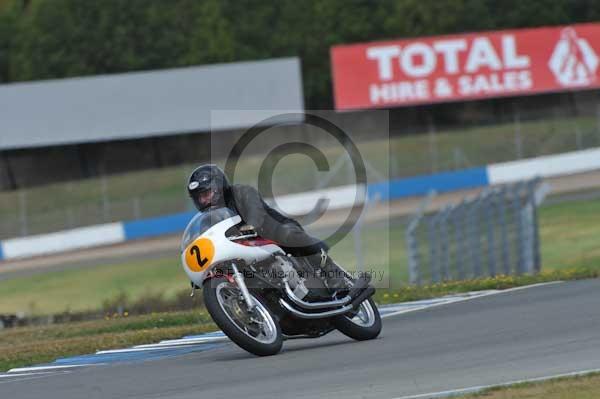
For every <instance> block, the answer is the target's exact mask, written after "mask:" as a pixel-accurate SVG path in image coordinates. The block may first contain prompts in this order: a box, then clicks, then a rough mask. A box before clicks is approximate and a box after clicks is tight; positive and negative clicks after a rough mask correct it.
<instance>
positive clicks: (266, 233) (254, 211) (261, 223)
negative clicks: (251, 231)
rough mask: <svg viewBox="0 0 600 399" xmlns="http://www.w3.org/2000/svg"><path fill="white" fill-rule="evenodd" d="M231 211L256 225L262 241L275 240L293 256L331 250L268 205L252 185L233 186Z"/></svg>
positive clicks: (228, 199)
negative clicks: (264, 239)
mask: <svg viewBox="0 0 600 399" xmlns="http://www.w3.org/2000/svg"><path fill="white" fill-rule="evenodd" d="M225 201H226V204H227V206H228V207H229V208H232V209H235V210H237V212H238V214H239V215H240V216H241V218H242V220H243V221H244V222H246V223H247V224H250V225H252V226H254V228H255V230H256V232H257V233H258V234H259V235H260V236H261V237H263V238H267V239H269V240H273V241H275V242H277V244H279V246H280V247H282V249H283V250H284V251H286V252H287V253H290V254H292V255H293V256H298V257H300V256H310V255H315V254H320V253H321V249H324V250H325V251H327V250H329V247H328V246H327V244H325V243H324V242H323V241H321V240H319V239H318V238H315V237H313V236H311V235H310V234H308V233H307V232H306V231H305V230H304V229H303V228H302V226H301V225H300V223H298V222H297V221H296V220H294V219H292V218H289V217H287V216H284V215H282V214H281V213H280V212H278V211H277V210H275V209H273V208H271V207H270V206H269V205H268V204H266V203H265V201H264V200H263V198H262V196H261V195H260V193H259V192H258V190H257V189H255V188H254V187H252V186H248V185H245V184H234V185H232V186H231V189H230V190H229V192H228V193H226V195H225Z"/></svg>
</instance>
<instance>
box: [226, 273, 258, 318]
mask: <svg viewBox="0 0 600 399" xmlns="http://www.w3.org/2000/svg"><path fill="white" fill-rule="evenodd" d="M231 268H232V269H233V280H234V281H235V283H236V284H237V286H238V287H239V288H240V291H242V296H243V297H244V301H245V302H246V306H248V311H252V309H254V306H256V305H255V304H254V300H253V299H252V296H251V295H250V291H248V287H247V286H246V282H245V281H244V276H242V273H240V271H239V270H238V268H237V266H236V265H235V263H233V262H232V263H231Z"/></svg>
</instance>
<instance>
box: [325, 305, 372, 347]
mask: <svg viewBox="0 0 600 399" xmlns="http://www.w3.org/2000/svg"><path fill="white" fill-rule="evenodd" d="M333 324H334V325H335V328H337V329H338V330H340V332H341V333H342V334H344V335H346V336H348V337H350V338H352V339H356V340H358V341H365V340H369V339H374V338H377V336H378V335H379V333H380V332H381V316H380V315H379V309H377V306H376V305H375V302H374V301H373V299H372V298H369V299H366V300H364V301H363V302H361V304H360V305H359V306H358V308H357V309H356V311H354V312H352V313H351V314H349V315H342V316H337V317H335V318H334V319H333Z"/></svg>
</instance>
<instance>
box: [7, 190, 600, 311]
mask: <svg viewBox="0 0 600 399" xmlns="http://www.w3.org/2000/svg"><path fill="white" fill-rule="evenodd" d="M540 231H541V242H542V261H543V265H544V266H543V270H547V271H552V270H562V269H567V268H572V267H592V266H595V267H598V266H600V247H599V246H598V245H597V243H598V242H600V200H595V201H581V202H570V203H563V204H558V205H551V206H544V207H542V208H541V211H540ZM363 237H364V241H365V245H364V256H365V259H366V261H367V262H368V264H367V269H371V268H373V269H375V270H378V271H384V272H385V277H386V278H387V279H389V280H386V281H384V282H383V283H382V284H379V286H380V287H386V286H387V281H389V286H390V287H392V288H399V287H401V286H404V285H406V282H407V280H408V271H407V260H406V253H405V244H404V226H403V225H402V224H396V225H392V226H391V228H390V230H389V231H388V230H387V229H385V228H381V227H368V228H366V229H365V230H364V232H363ZM354 253H355V252H354V243H353V238H352V236H348V237H346V238H345V239H344V240H343V241H342V242H340V243H339V244H338V245H336V246H334V247H333V249H332V256H333V257H334V259H336V260H337V261H338V262H339V263H340V264H342V265H344V266H346V267H348V268H349V269H354V267H355V264H356V259H355V256H354ZM188 284H189V283H188V280H187V276H186V274H185V273H184V271H183V270H182V268H181V265H180V264H179V257H178V256H177V254H175V253H174V254H173V255H172V256H169V257H164V258H157V259H153V260H147V261H136V262H127V263H117V264H110V263H109V264H99V265H98V266H97V267H92V268H85V269H78V270H68V271H61V272H49V273H41V274H37V275H34V276H31V277H19V278H14V279H9V280H6V281H3V282H2V283H0V313H16V312H25V313H26V314H49V313H56V312H62V311H65V310H70V311H85V310H95V309H99V308H101V307H102V304H103V303H104V302H105V301H108V300H111V299H113V298H115V297H116V296H119V295H123V294H125V295H126V296H127V298H128V299H129V300H131V301H135V300H136V299H139V298H143V297H148V296H151V295H155V296H156V295H158V294H162V295H163V296H164V297H165V298H173V297H175V296H176V295H177V294H178V293H179V292H180V291H181V290H185V289H187V288H188Z"/></svg>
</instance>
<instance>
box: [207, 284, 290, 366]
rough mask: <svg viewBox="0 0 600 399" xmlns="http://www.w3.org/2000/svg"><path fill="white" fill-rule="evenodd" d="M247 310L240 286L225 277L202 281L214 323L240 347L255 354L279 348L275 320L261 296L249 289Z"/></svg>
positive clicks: (279, 330) (280, 336)
mask: <svg viewBox="0 0 600 399" xmlns="http://www.w3.org/2000/svg"><path fill="white" fill-rule="evenodd" d="M250 295H251V296H252V301H253V302H254V307H253V309H251V310H249V309H248V306H247V304H246V302H245V301H244V298H243V296H242V292H241V290H240V289H239V288H238V287H237V285H236V284H235V283H233V282H230V281H229V280H228V279H226V278H225V277H219V278H215V279H211V280H207V281H205V282H204V302H205V304H206V309H207V310H208V312H209V313H210V315H211V317H212V319H213V320H214V321H215V323H216V324H217V325H218V326H219V327H220V328H221V330H223V332H224V333H225V334H226V335H227V336H228V337H229V338H230V339H231V340H232V341H233V342H235V343H236V344H237V345H239V346H240V347H241V348H243V349H245V350H247V351H248V352H250V353H253V354H255V355H259V356H269V355H274V354H276V353H278V352H279V351H280V350H281V345H282V343H283V338H282V334H281V328H280V326H279V323H278V322H277V320H276V319H275V318H274V316H273V315H272V314H271V312H270V311H269V309H268V308H267V307H266V306H265V304H264V303H263V302H262V300H261V299H260V298H259V297H258V296H256V295H254V294H252V293H250Z"/></svg>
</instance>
